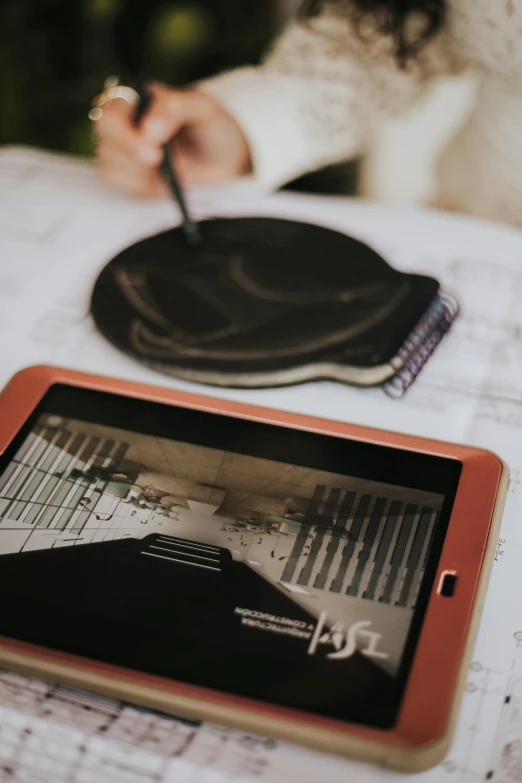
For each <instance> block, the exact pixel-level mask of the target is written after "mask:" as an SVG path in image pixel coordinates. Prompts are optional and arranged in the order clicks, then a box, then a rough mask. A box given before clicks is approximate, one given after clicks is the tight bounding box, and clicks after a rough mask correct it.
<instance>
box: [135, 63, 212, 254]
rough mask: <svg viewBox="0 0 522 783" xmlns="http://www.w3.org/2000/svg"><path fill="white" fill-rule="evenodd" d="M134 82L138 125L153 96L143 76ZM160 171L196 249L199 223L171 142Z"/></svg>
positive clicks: (188, 241)
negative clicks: (189, 201) (171, 147)
mask: <svg viewBox="0 0 522 783" xmlns="http://www.w3.org/2000/svg"><path fill="white" fill-rule="evenodd" d="M132 81H133V87H134V89H135V90H136V92H137V93H138V103H137V106H136V112H135V114H134V123H135V124H136V125H138V124H139V123H140V122H141V119H142V117H143V116H144V114H145V113H146V112H147V110H148V108H149V106H150V104H151V100H152V96H151V94H150V90H149V88H148V87H147V84H146V82H145V80H144V79H143V78H142V77H141V76H136V75H135V76H134V78H133V80H132ZM160 169H161V173H162V174H163V177H164V179H165V182H166V183H167V185H168V187H169V190H170V192H171V193H172V196H173V197H174V200H175V201H176V203H177V204H178V206H179V208H180V210H181V215H182V217H183V223H182V225H181V227H182V229H183V233H184V234H185V239H186V240H187V244H189V245H191V246H192V247H195V246H196V245H199V244H201V232H200V230H199V226H198V224H197V222H196V221H195V220H193V219H192V217H191V216H190V213H189V211H188V209H187V203H186V201H185V194H184V193H183V188H182V187H181V184H180V182H179V179H178V176H177V174H176V169H175V167H174V163H173V161H172V155H171V150H170V144H169V142H167V143H166V144H164V145H163V160H162V161H161V164H160Z"/></svg>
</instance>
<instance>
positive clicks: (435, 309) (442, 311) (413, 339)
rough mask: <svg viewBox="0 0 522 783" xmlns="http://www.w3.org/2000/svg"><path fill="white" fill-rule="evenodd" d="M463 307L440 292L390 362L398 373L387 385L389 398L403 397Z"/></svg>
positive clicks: (447, 294)
mask: <svg viewBox="0 0 522 783" xmlns="http://www.w3.org/2000/svg"><path fill="white" fill-rule="evenodd" d="M459 312H460V307H459V304H458V302H457V300H456V299H455V297H453V296H452V295H451V294H449V293H447V292H445V291H439V294H438V295H437V297H436V299H435V301H434V302H433V303H432V305H431V307H430V308H429V310H428V311H427V313H426V315H425V316H424V317H423V318H422V320H421V321H420V322H419V323H418V324H417V326H416V327H415V329H414V331H413V332H412V333H411V335H410V336H409V337H408V339H407V340H406V342H405V343H404V345H403V346H402V348H401V350H400V351H399V354H398V355H397V356H396V358H395V359H393V361H392V362H391V363H390V364H391V366H392V367H393V369H394V371H395V375H394V376H393V378H392V379H391V380H389V381H388V382H387V383H386V384H385V385H384V391H385V393H386V394H387V395H388V396H389V397H393V398H395V399H398V398H400V397H403V396H404V395H405V394H406V392H407V391H408V389H409V388H410V386H411V385H412V384H413V383H414V381H415V380H416V378H417V377H418V375H419V373H420V372H421V370H422V368H423V367H424V365H425V364H426V362H427V361H428V359H429V358H430V356H432V354H433V353H434V351H435V350H436V348H437V346H438V345H439V344H440V342H441V341H442V339H443V338H444V337H445V335H446V334H447V333H448V332H449V330H450V329H451V326H452V324H453V322H454V320H455V318H456V317H457V316H458V314H459Z"/></svg>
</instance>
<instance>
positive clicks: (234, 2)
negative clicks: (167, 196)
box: [0, 0, 282, 155]
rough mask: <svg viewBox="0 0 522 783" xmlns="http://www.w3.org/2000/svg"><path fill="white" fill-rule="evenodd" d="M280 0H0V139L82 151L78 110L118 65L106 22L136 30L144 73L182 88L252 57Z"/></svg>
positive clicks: (84, 140) (270, 31)
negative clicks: (129, 25)
mask: <svg viewBox="0 0 522 783" xmlns="http://www.w3.org/2000/svg"><path fill="white" fill-rule="evenodd" d="M280 5H281V3H280V0H170V1H168V0H2V1H1V2H0V36H1V40H0V96H1V108H0V144H28V145H35V146H39V147H46V148H48V149H54V150H61V151H67V152H71V153H76V154H82V155H88V154H90V153H91V152H92V147H91V139H90V128H89V122H88V120H87V112H88V110H89V108H90V101H91V99H92V97H93V96H94V95H95V94H97V93H98V92H100V91H101V88H102V85H103V81H104V79H105V77H106V76H108V75H111V74H118V73H120V72H121V63H120V62H119V58H118V52H117V46H115V40H114V39H115V35H114V28H115V24H116V23H117V22H118V20H119V18H120V15H121V14H123V15H125V16H126V18H127V19H128V18H130V19H131V20H132V21H133V23H134V25H135V26H136V28H137V29H138V31H139V34H140V38H141V46H142V47H143V56H144V60H145V62H146V64H147V76H148V77H149V78H151V79H156V80H160V81H165V82H168V83H170V84H174V85H185V84H187V83H190V82H191V81H194V80H197V79H200V78H202V77H205V76H208V75H210V74H213V73H216V72H218V71H221V70H223V69H226V68H233V67H235V66H237V65H242V64H244V63H255V62H256V61H258V59H259V58H260V56H261V54H262V52H263V51H264V50H265V48H266V46H267V44H268V42H269V41H270V39H271V38H273V36H274V35H275V34H276V32H277V30H278V28H279V26H280V24H281V21H282V19H281V13H280V11H279V8H280Z"/></svg>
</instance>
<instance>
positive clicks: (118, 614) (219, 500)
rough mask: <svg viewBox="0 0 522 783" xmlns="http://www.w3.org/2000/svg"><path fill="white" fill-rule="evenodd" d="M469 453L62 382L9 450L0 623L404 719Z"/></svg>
mask: <svg viewBox="0 0 522 783" xmlns="http://www.w3.org/2000/svg"><path fill="white" fill-rule="evenodd" d="M460 470H461V465H460V463H459V462H457V461H455V460H452V459H445V458H441V457H434V456H431V455H425V454H422V453H417V452H410V451H402V450H398V449H394V448H390V447H384V446H376V445H371V444H367V443H359V442H357V441H352V440H347V439H344V438H338V437H334V436H327V435H321V434H317V433H309V432H304V431H299V430H293V429H288V428H285V427H280V426H274V425H268V424H262V423H258V422H253V421H245V420H241V419H237V418H233V417H229V416H223V415H218V414H213V413H206V412H202V411H196V410H188V409H184V408H178V407H173V406H167V405H163V404H159V403H151V402H147V401H143V400H137V399H132V398H128V397H121V396H116V395H111V394H107V393H103V392H96V391H90V390H85V389H78V388H73V387H67V386H61V385H57V386H54V387H52V389H51V390H50V391H49V393H48V394H47V395H46V397H45V398H44V399H43V401H42V403H41V404H40V405H39V407H38V409H37V410H36V411H35V413H34V415H33V416H32V417H31V419H30V420H29V421H28V422H27V425H26V427H25V428H24V430H23V431H22V432H20V434H19V436H18V438H17V439H16V441H15V442H14V443H13V444H12V445H11V447H10V448H9V449H8V451H7V452H6V453H5V454H4V455H3V456H2V458H1V462H0V589H2V591H3V594H4V595H9V596H11V600H10V601H9V602H8V605H7V606H3V608H2V613H1V615H0V633H1V634H3V635H4V636H10V637H13V638H16V639H20V640H24V641H27V642H32V643H35V644H40V645H45V646H47V647H50V648H53V649H56V650H60V651H65V652H69V653H73V654H77V655H82V656H87V657H89V658H92V659H95V660H98V661H103V662H106V663H111V664H116V665H120V666H124V667H127V668H131V669H137V670H140V671H144V672H148V673H150V674H156V675H160V676H164V677H168V678H173V679H175V680H181V681H183V682H188V683H192V684H196V685H200V686H204V687H208V688H212V689H216V690H219V691H222V692H226V693H231V694H236V695H242V696H247V697H250V698H254V699H258V700H261V701H264V702H269V703H272V704H278V705H283V706H286V707H291V708H296V709H299V710H304V711H307V712H312V713H315V714H319V715H323V716H328V717H332V718H337V719H341V720H349V721H353V722H358V723H362V724H365V725H369V726H374V727H380V728H391V727H393V725H394V723H395V721H396V718H397V714H398V710H399V708H400V704H401V698H402V694H403V691H404V687H405V683H406V681H407V677H408V672H409V669H410V666H411V662H412V659H413V656H414V653H415V647H416V643H417V640H418V636H419V632H420V629H421V626H422V620H423V615H424V612H425V608H426V605H427V600H428V598H429V594H430V590H431V588H432V585H433V578H434V574H435V571H436V568H437V563H438V558H439V555H440V552H441V548H442V544H443V541H444V536H445V532H446V528H447V524H448V520H449V516H450V513H451V507H452V504H453V500H454V496H455V492H456V488H457V484H458V480H459V476H460Z"/></svg>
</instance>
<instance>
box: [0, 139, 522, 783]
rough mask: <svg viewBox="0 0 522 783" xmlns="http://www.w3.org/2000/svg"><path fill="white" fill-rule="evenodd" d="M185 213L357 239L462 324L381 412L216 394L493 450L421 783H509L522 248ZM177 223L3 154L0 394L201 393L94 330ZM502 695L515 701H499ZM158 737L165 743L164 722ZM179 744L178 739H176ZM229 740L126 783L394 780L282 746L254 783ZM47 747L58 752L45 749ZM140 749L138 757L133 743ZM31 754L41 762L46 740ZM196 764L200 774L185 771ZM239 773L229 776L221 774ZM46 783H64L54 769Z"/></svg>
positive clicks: (8, 748) (314, 216)
mask: <svg viewBox="0 0 522 783" xmlns="http://www.w3.org/2000/svg"><path fill="white" fill-rule="evenodd" d="M191 203H192V208H193V209H194V211H195V213H196V214H197V215H198V216H205V215H207V214H214V215H217V214H223V215H240V214H268V215H274V216H282V217H294V218H296V219H300V220H310V221H312V222H316V223H319V224H322V225H325V226H329V227H332V228H337V229H339V230H341V231H345V232H348V233H351V234H352V235H354V236H356V237H358V238H361V239H363V240H365V241H367V242H368V243H369V244H371V245H373V246H374V247H375V248H376V249H377V250H378V251H380V252H381V254H382V255H384V256H385V257H386V258H387V259H389V260H390V261H391V262H392V263H393V264H394V265H395V266H396V267H397V268H400V269H403V270H411V271H419V272H424V273H429V274H433V275H434V276H436V277H438V278H439V279H440V280H441V281H442V283H443V284H444V285H445V287H446V288H448V289H449V290H450V291H452V292H454V293H455V294H456V295H457V297H458V298H459V300H460V302H461V304H462V307H463V312H462V316H461V317H460V318H459V320H458V322H457V323H456V324H455V326H454V328H453V329H452V331H451V333H450V336H449V337H448V338H447V339H446V340H444V342H443V343H442V345H441V346H440V348H439V349H438V350H437V352H436V354H435V355H434V357H432V359H431V360H430V362H429V363H428V365H427V366H426V368H425V369H424V371H423V372H422V374H421V376H420V377H419V379H418V380H417V382H416V384H415V385H414V387H413V388H412V389H411V390H410V392H408V394H407V396H406V397H405V398H404V399H403V400H399V401H397V400H391V399H388V398H387V397H386V396H385V395H384V393H383V392H382V391H381V390H358V389H353V388H349V387H345V386H341V385H339V384H333V383H327V382H321V383H314V384H308V385H304V386H299V387H295V388H286V389H277V390H264V391H237V390H235V391H232V390H228V389H216V390H210V393H212V394H214V395H215V396H220V397H228V398H233V399H238V400H242V401H245V402H252V403H255V404H259V405H265V406H269V407H278V408H284V409H287V410H292V411H296V412H301V413H308V414H317V415H321V416H328V417H330V418H334V419H339V420H345V421H352V422H356V423H360V424H369V425H373V426H378V427H383V428H387V429H396V430H401V431H404V432H409V433H413V434H418V435H425V436H429V437H436V438H441V439H447V440H451V441H461V442H465V443H473V444H475V445H479V446H483V447H486V448H489V449H491V450H493V451H496V452H498V453H499V454H500V455H501V456H502V457H503V458H504V460H505V461H506V462H507V463H508V464H509V466H510V468H511V471H512V483H511V487H510V493H509V497H508V503H507V507H506V512H505V517H504V523H503V528H502V534H501V537H502V542H503V543H502V544H501V545H500V546H499V550H498V558H497V562H496V564H495V567H494V571H493V576H492V581H491V585H490V589H489V593H488V601H487V606H486V610H485V614H484V619H483V623H482V626H481V631H480V634H479V641H478V644H477V648H476V651H475V659H474V664H473V666H472V668H471V670H470V675H469V681H468V684H467V687H466V695H465V697H464V701H463V706H462V709H461V715H460V721H459V725H458V731H457V736H456V740H455V743H454V746H453V748H452V750H451V752H450V754H449V756H448V759H447V760H446V761H445V762H444V764H443V765H442V766H441V767H438V768H436V769H435V770H433V771H431V772H429V773H426V774H424V775H423V776H422V780H423V781H430V783H431V782H433V783H439V781H441V780H446V779H448V780H449V781H455V783H468V782H469V783H471V781H476V780H483V779H484V776H485V775H486V773H487V772H488V771H494V772H495V776H494V778H493V780H494V781H498V780H500V781H505V783H507V782H508V781H511V780H515V779H518V778H510V777H509V776H508V773H507V771H506V770H507V767H506V769H505V770H504V771H502V769H503V765H505V764H507V763H508V760H509V759H511V761H510V763H514V762H513V757H514V754H516V753H517V752H518V753H520V754H521V755H520V757H519V758H520V759H521V760H520V761H519V762H518V763H519V764H522V751H520V750H517V748H518V747H519V745H517V744H516V743H515V744H513V741H514V740H517V741H518V743H519V744H520V745H522V722H520V721H519V720H518V718H517V715H518V711H520V710H521V709H522V605H521V603H520V594H521V592H522V567H521V566H522V532H521V531H522V528H521V526H520V518H521V512H522V489H521V487H522V484H521V471H522V304H521V303H522V234H521V233H519V232H517V231H515V230H512V229H509V228H506V227H503V226H500V225H493V224H487V223H483V222H479V221H475V220H472V219H467V218H461V217H458V216H453V215H451V216H449V215H443V214H437V213H430V212H425V211H422V210H411V209H408V210H403V209H397V208H391V207H386V206H379V205H375V204H371V203H365V202H360V201H353V200H349V199H328V198H317V197H313V198H312V197H309V198H308V197H304V196H298V195H292V194H279V195H277V196H273V197H263V196H261V195H258V194H256V193H255V192H252V190H251V189H250V188H248V187H246V186H245V187H243V186H240V187H238V188H230V189H219V188H218V189H216V188H208V189H198V190H195V191H194V192H193V193H192V194H191ZM175 220H176V215H175V212H174V208H173V205H172V204H171V203H170V202H164V201H161V202H151V203H143V202H136V201H131V200H128V199H126V198H123V197H119V196H115V195H113V194H111V193H109V192H108V191H107V190H105V189H103V188H102V187H101V186H100V185H99V184H98V183H97V181H96V179H95V176H94V173H93V172H92V170H91V168H90V167H89V166H88V165H86V164H82V163H77V162H73V161H70V160H67V159H62V158H60V157H57V156H49V155H47V154H44V153H39V152H36V151H30V150H1V151H0V250H1V255H0V259H1V261H0V330H1V331H0V335H1V337H0V339H1V348H2V350H1V354H0V383H4V382H5V381H7V380H8V378H9V377H10V376H11V375H12V374H13V373H14V372H15V371H16V370H18V369H20V368H22V367H24V366H27V365H30V364H34V363H52V364H59V365H62V366H68V367H72V368H75V369H81V370H86V371H95V372H97V373H100V374H107V375H114V376H119V377H124V378H128V379H133V380H138V381H147V382H150V383H156V384H158V385H163V386H168V387H176V388H181V389H188V390H197V391H199V392H201V387H197V386H194V385H191V384H187V383H182V382H180V381H176V380H173V379H171V378H167V377H165V376H161V375H159V374H156V373H154V372H153V371H150V370H148V369H146V368H144V367H141V366H140V365H138V364H137V363H135V362H134V361H132V360H131V359H129V358H127V357H125V356H122V355H120V354H119V353H118V352H117V351H116V350H115V349H114V348H112V347H111V346H110V345H108V344H107V343H106V342H105V341H104V340H103V338H102V337H101V336H99V335H98V334H97V332H96V330H95V329H94V326H93V324H92V322H91V320H90V318H89V316H88V303H89V295H90V291H91V288H92V285H93V282H94V280H95V278H96V275H97V273H98V271H99V270H100V269H101V268H102V267H103V265H104V264H105V263H106V262H107V261H108V260H109V259H110V258H111V257H112V256H113V255H114V254H115V253H116V252H117V251H118V250H119V249H121V248H123V247H125V246H126V245H128V244H130V243H132V242H133V241H136V240H137V239H139V238H142V237H143V236H146V235H148V234H151V233H154V232H156V231H159V230H162V229H164V228H166V227H168V226H170V225H171V224H172V223H173V222H174V221H175ZM205 391H206V393H209V390H208V389H207V390H205ZM9 687H11V686H9ZM13 687H14V686H13ZM17 687H19V690H20V692H21V690H23V688H21V686H20V685H19V686H17ZM24 687H25V686H24ZM35 687H36V686H35ZM6 688H7V686H5V683H4V680H2V678H1V677H0V767H1V763H2V759H3V757H2V753H4V754H8V753H9V752H11V754H12V755H13V753H14V751H13V747H14V746H15V744H16V743H15V735H14V734H11V735H10V736H11V744H10V743H9V742H8V741H7V740H5V739H4V743H3V744H2V726H3V725H5V721H7V720H8V719H9V720H15V718H14V717H13V716H15V717H16V715H18V718H16V720H18V724H17V725H19V728H20V726H21V725H22V723H23V720H26V721H27V720H29V712H30V708H29V707H27V708H23V709H22V707H21V706H20V701H19V700H18V701H17V700H16V699H15V700H14V702H13V704H14V707H13V708H12V709H11V708H8V704H7V702H8V701H9V699H8V697H7V696H6V693H7V691H6ZM7 690H9V689H7ZM11 690H12V688H11ZM9 692H10V693H11V691H9ZM506 696H510V697H511V698H510V700H509V701H508V702H507V703H504V700H505V697H506ZM6 699H7V701H6ZM9 709H11V712H9ZM24 709H25V710H26V711H25V712H24ZM5 710H8V712H5ZM17 710H18V711H17ZM129 715H133V716H134V717H133V718H132V720H134V724H133V725H135V726H138V725H140V724H139V720H138V718H136V715H135V714H134V712H132V711H131V712H130V713H129ZM20 716H22V717H20ZM33 719H34V720H35V718H34V715H33V717H32V718H31V720H33ZM16 720H15V722H16ZM53 720H54V718H51V719H49V720H48V721H47V722H46V723H42V724H41V725H40V724H39V725H40V729H39V731H42V732H44V734H45V732H46V731H47V732H50V731H51V729H53V730H54V728H55V729H56V731H57V732H58V733H60V732H62V734H63V731H65V729H63V727H62V728H58V724H56V726H55V724H54V723H53V722H52V721H53ZM129 720H130V718H129ZM8 722H9V721H8ZM70 722H72V724H73V725H74V726H76V727H77V730H78V732H79V735H78V736H80V735H81V736H82V737H84V739H82V740H81V741H82V742H84V743H85V742H90V743H94V744H95V745H96V743H98V745H96V747H97V748H98V751H97V752H98V755H100V754H101V755H103V753H102V750H103V748H102V747H101V745H100V743H103V742H106V743H107V742H109V740H107V739H102V738H100V736H96V733H95V732H94V729H92V731H91V733H90V734H89V730H87V729H86V728H85V726H84V725H83V724H82V725H81V726H80V725H79V724H78V723H77V722H75V719H74V718H70ZM168 725H169V726H170V728H169V731H170V732H171V733H172V731H173V730H174V729H173V725H174V724H173V722H171V723H169V724H168ZM53 727H54V728H53ZM13 731H14V729H13ZM20 731H21V729H20ZM35 731H36V729H35ZM182 731H183V730H182V728H180V727H179V726H178V732H182ZM82 732H83V734H82ZM93 732H94V733H93ZM212 732H214V733H212ZM15 733H16V732H15ZM51 733H52V732H51ZM84 735H85V736H84ZM17 736H18V735H17ZM53 736H54V735H53ZM60 736H62V735H61V734H60ZM224 736H225V735H224V734H219V732H217V733H216V732H215V731H214V730H212V729H209V728H208V729H204V730H200V733H199V735H198V739H196V740H194V743H193V745H192V747H193V749H194V748H198V747H199V746H198V743H199V745H205V743H207V744H208V747H209V748H210V747H212V748H213V750H212V752H209V755H208V759H209V760H208V764H207V765H206V767H205V765H204V764H203V762H202V759H203V757H204V755H205V754H204V752H203V750H202V749H201V748H199V750H198V751H197V752H196V751H194V750H193V755H192V756H191V755H190V753H189V752H187V754H185V755H184V754H182V755H181V757H180V758H177V759H175V760H172V759H171V760H170V761H169V760H168V759H166V756H164V755H161V753H159V754H157V757H154V758H152V757H151V758H150V759H149V761H148V762H147V763H149V762H150V764H152V766H154V764H155V765H156V770H157V772H156V773H155V774H156V777H146V776H144V775H145V772H144V768H143V769H142V770H141V773H140V774H141V775H142V777H134V778H132V779H133V780H134V779H135V780H136V781H139V780H147V781H148V780H157V781H170V780H176V783H183V782H184V781H194V783H195V782H196V781H197V783H204V782H205V781H216V782H217V781H223V783H224V782H225V781H231V780H235V781H239V780H254V779H261V780H263V781H267V782H268V783H283V782H286V781H290V780H294V779H299V780H300V781H302V783H308V781H309V782H310V783H315V781H317V780H318V779H319V778H320V777H321V776H323V775H324V776H325V778H326V777H328V778H329V780H330V781H332V783H337V781H345V780H350V783H366V782H367V781H368V782H369V781H372V782H373V781H375V782H377V781H381V780H388V779H391V778H393V779H396V777H401V776H396V775H394V774H392V773H389V772H385V771H381V770H378V769H376V768H373V767H369V766H366V765H360V764H355V763H352V762H348V761H342V760H337V759H331V758H329V757H325V756H321V755H320V754H315V753H310V752H308V751H305V750H298V751H297V750H295V749H293V748H291V747H290V746H284V745H279V746H278V747H277V749H276V750H272V751H270V753H268V751H267V750H266V748H265V749H263V748H264V746H261V745H258V746H257V747H258V751H259V754H260V756H259V758H262V759H263V764H265V766H264V767H263V769H264V772H263V775H262V776H261V777H260V778H254V777H252V775H251V774H250V773H248V768H249V767H248V764H249V763H250V762H252V758H253V755H255V753H254V752H253V751H252V752H251V751H250V750H249V751H248V752H246V751H245V752H244V753H243V756H244V758H243V756H241V758H243V761H241V762H239V761H238V758H239V755H241V754H239V755H238V753H239V751H238V748H239V747H243V746H241V743H240V741H239V740H238V738H237V736H236V735H233V734H231V733H226V738H227V740H226V741H227V742H228V745H227V748H228V751H226V752H225V751H223V752H222V755H221V756H220V755H219V753H218V751H217V750H216V748H217V747H218V746H219V747H221V748H222V749H223V748H224V747H225V745H223V742H224V740H223V737H224ZM218 737H219V738H220V739H219V741H218V739H217V738H218ZM85 738H86V739H85ZM120 739H121V738H120ZM55 741H57V742H60V741H65V740H63V739H62V740H60V741H59V740H56V737H55ZM68 741H72V740H70V739H69V740H68ZM78 741H80V740H78ZM118 742H120V740H115V739H114V740H113V741H112V744H111V743H110V742H109V745H107V747H106V748H105V751H106V752H107V753H108V754H109V755H110V753H115V754H116V755H117V754H118V753H123V755H125V753H124V748H125V745H124V744H123V745H121V747H120V745H118ZM6 743H7V744H6ZM13 743H14V744H13ZM220 743H221V744H220ZM510 743H511V744H510ZM134 745H135V750H136V751H137V750H139V748H140V743H139V741H134ZM506 746H509V747H508V748H507V750H506ZM17 747H18V746H17ZM20 747H21V746H20ZM39 747H40V749H41V753H43V754H44V755H45V747H46V744H45V742H43V740H42V742H40V746H39ZM104 747H105V746H104ZM142 750H143V753H145V750H144V748H142ZM105 751H103V752H105ZM21 752H22V751H21V750H19V751H17V753H18V756H16V758H15V756H13V759H14V761H13V762H12V763H13V764H14V763H20V764H21V762H20V761H19V754H20V753H21ZM24 752H25V751H24ZM147 752H149V751H147ZM220 752H221V751H220ZM256 752H257V751H256ZM227 753H228V756H227ZM223 754H224V755H223ZM252 754H253V755H252ZM510 754H511V755H510ZM33 756H34V754H33ZM31 758H33V757H31ZM35 758H37V757H36V756H35V757H34V758H33V761H34V759H35ZM97 758H98V757H97ZM129 758H130V757H129ZM144 758H145V757H144ZM245 759H246V760H245ZM193 760H195V761H196V763H197V764H198V765H199V767H195V766H193ZM248 760H250V761H248ZM247 761H248V763H247ZM27 763H28V762H27ZM34 763H37V762H36V761H34ZM72 763H73V762H71V764H72ZM75 763H76V762H75ZM93 763H94V762H93ZM97 763H98V767H97V770H98V771H97V772H96V776H95V777H94V778H93V779H95V780H97V781H104V780H105V779H107V780H109V779H111V778H108V777H107V778H105V777H104V775H107V774H108V773H107V769H108V767H104V766H103V765H101V762H100V761H99V759H98V762H97ZM129 763H130V762H129ZM133 763H134V762H133ZM136 763H137V762H136ZM252 763H253V762H252ZM234 764H235V765H236V767H237V776H236V777H234V776H233V775H232V771H231V765H232V766H233V765H234ZM100 765H101V766H100ZM162 765H163V766H162ZM169 765H170V766H169ZM238 765H239V766H238ZM261 766H262V765H261ZM129 769H130V771H132V770H134V773H135V774H138V773H137V772H136V770H138V769H139V766H138V767H136V765H134V766H132V765H131V767H129ZM518 769H520V767H518ZM134 773H133V774H134ZM53 774H54V776H55V780H56V783H60V781H61V780H62V778H61V777H60V776H59V773H58V771H57V770H55V771H54V773H53ZM60 774H61V773H60ZM129 774H130V772H129ZM147 774H148V773H147ZM151 774H152V773H151ZM517 774H519V773H517ZM249 775H250V776H249ZM2 779H3V778H2V773H1V772H0V781H1V780H2ZM28 779H32V778H28ZM34 779H35V780H36V779H37V778H34ZM44 779H45V778H44ZM49 779H50V778H49ZM63 779H64V780H65V779H66V778H63ZM69 779H70V780H76V778H74V777H71V778H67V780H69ZM82 779H83V778H82ZM87 779H88V777H85V780H86V781H87ZM129 779H131V778H129ZM408 779H409V780H411V779H412V778H411V777H410V778H408ZM414 779H416V778H414ZM78 780H80V777H78Z"/></svg>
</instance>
